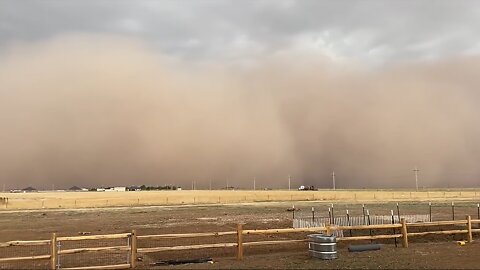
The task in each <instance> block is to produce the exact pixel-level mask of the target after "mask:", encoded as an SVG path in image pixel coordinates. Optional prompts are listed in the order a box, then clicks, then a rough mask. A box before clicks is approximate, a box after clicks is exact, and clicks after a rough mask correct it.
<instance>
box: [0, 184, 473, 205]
mask: <svg viewBox="0 0 480 270" xmlns="http://www.w3.org/2000/svg"><path fill="white" fill-rule="evenodd" d="M0 197H6V198H8V202H7V201H5V200H4V201H2V204H3V205H0V209H1V210H16V209H70V208H97V207H127V206H129V207H131V206H150V205H182V204H185V205H187V204H226V203H253V202H274V201H327V202H328V201H332V202H337V201H338V202H352V203H358V202H384V201H457V200H472V201H474V200H477V199H479V198H480V189H479V190H477V189H462V190H422V191H418V192H417V191H409V190H336V191H333V190H318V191H296V190H295V191H286V190H262V191H248V190H212V191H209V190H182V191H129V192H32V193H0Z"/></svg>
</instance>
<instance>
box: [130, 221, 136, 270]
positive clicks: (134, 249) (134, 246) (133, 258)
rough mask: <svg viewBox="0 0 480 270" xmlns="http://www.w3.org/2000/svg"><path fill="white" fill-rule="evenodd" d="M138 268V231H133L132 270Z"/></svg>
mask: <svg viewBox="0 0 480 270" xmlns="http://www.w3.org/2000/svg"><path fill="white" fill-rule="evenodd" d="M136 266H137V231H136V230H132V234H131V235H130V268H135V267H136Z"/></svg>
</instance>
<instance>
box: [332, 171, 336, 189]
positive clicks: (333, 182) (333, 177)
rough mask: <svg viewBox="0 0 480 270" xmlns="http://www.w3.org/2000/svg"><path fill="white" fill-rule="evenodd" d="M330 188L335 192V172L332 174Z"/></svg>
mask: <svg viewBox="0 0 480 270" xmlns="http://www.w3.org/2000/svg"><path fill="white" fill-rule="evenodd" d="M332 187H333V190H335V171H333V172H332Z"/></svg>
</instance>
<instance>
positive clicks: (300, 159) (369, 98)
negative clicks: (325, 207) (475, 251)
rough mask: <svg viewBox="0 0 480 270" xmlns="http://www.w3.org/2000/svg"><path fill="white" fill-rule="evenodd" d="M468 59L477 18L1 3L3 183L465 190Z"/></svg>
mask: <svg viewBox="0 0 480 270" xmlns="http://www.w3.org/2000/svg"><path fill="white" fill-rule="evenodd" d="M479 57H480V4H479V3H478V2H476V1H433V0H431V1H318V0H312V1H308V0H302V1H294V0H270V1H269V0H245V1H233V0H223V1H219V0H215V1H214V0H196V1H193V0H181V1H178V0H176V1H169V0H158V1H131V0H129V1H125V0H117V1H101V0H99V1H80V0H70V1H51V0H43V1H39V0H23V1H16V0H0V105H1V106H0V114H1V115H2V116H0V149H2V151H1V153H0V183H2V182H3V183H4V184H5V185H6V186H7V188H22V187H25V186H28V185H31V186H35V187H38V188H49V187H50V186H51V185H55V186H57V187H62V188H68V187H70V186H72V185H77V186H82V185H83V186H87V187H88V186H100V185H101V186H113V185H130V184H132V185H133V184H151V185H164V184H175V185H181V186H184V187H189V186H190V185H191V182H192V181H196V182H197V187H202V185H203V187H207V186H208V183H209V182H210V181H213V183H214V187H215V186H216V187H217V188H220V187H223V186H224V185H225V184H226V182H229V183H230V184H231V185H233V186H237V187H240V188H249V187H251V184H252V179H253V178H256V179H257V180H256V183H257V185H259V186H263V187H273V188H285V187H286V184H287V179H288V175H291V177H292V178H293V181H294V185H295V186H297V185H300V184H308V185H315V186H318V187H323V188H328V187H330V186H331V176H330V175H331V173H332V171H335V174H336V176H337V187H340V188H363V187H368V188H388V187H404V188H405V187H408V188H411V187H414V182H413V180H414V175H413V171H412V170H413V169H414V168H415V166H417V167H418V168H419V170H420V172H419V173H420V180H421V183H420V186H421V187H457V186H458V187H463V186H464V187H474V186H477V185H478V183H479V181H478V179H479V177H480V169H478V168H477V166H476V160H478V158H480V139H478V138H480V136H478V135H480V126H479V125H478V124H480V123H479V120H480V119H479V118H478V115H480V114H479V113H480V111H479V110H478V109H477V108H476V107H477V104H476V102H475V100H476V99H477V98H478V95H479V93H477V90H476V88H477V86H478V83H479V79H478V77H479V76H478V75H477V70H478V67H480V58H479ZM412 185H413V186H412Z"/></svg>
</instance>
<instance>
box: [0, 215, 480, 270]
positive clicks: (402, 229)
mask: <svg viewBox="0 0 480 270" xmlns="http://www.w3.org/2000/svg"><path fill="white" fill-rule="evenodd" d="M472 224H480V219H476V220H472V219H471V217H470V216H467V217H466V219H465V220H451V221H435V222H422V223H406V222H405V219H402V220H401V222H400V224H398V223H397V224H375V225H355V226H325V227H312V228H285V229H262V230H251V229H248V230H245V229H243V226H242V225H241V224H239V225H238V226H237V230H236V231H226V232H207V233H183V234H159V235H137V232H136V231H135V230H132V231H131V232H129V233H120V234H108V235H87V236H66V237H57V236H56V234H55V233H53V234H52V237H51V239H49V240H34V241H9V242H5V243H0V248H8V247H12V246H38V245H50V254H45V255H36V256H25V257H10V258H0V263H7V262H15V261H29V260H49V261H50V263H49V265H50V269H70V270H74V269H126V268H135V267H136V265H137V254H138V253H152V252H163V251H178V250H195V249H205V248H226V247H232V248H235V249H236V257H237V259H239V260H242V259H243V251H244V248H245V247H249V246H260V245H280V244H286V243H299V242H306V241H307V239H293V240H274V241H257V242H244V240H243V237H244V236H245V235H272V234H291V233H308V232H312V233H318V232H322V233H326V234H331V233H333V232H334V231H338V230H374V229H393V231H395V230H396V229H399V233H396V231H395V233H393V234H382V235H366V236H350V237H338V238H337V241H358V240H376V239H396V238H399V239H401V240H402V241H401V242H402V246H403V247H405V248H406V247H408V244H409V241H408V239H409V237H417V236H425V235H437V234H440V235H451V234H465V235H466V240H467V241H468V242H471V241H472V240H473V233H475V232H480V229H472ZM448 225H460V226H465V227H464V228H463V229H455V230H431V231H426V232H409V228H419V227H423V228H430V227H435V226H437V227H438V226H448ZM389 231H390V230H389ZM225 235H232V236H233V235H235V236H236V242H226V243H213V244H199V245H185V246H163V247H146V248H139V247H138V241H142V240H147V239H180V238H201V237H216V236H225ZM121 238H124V239H128V245H125V246H109V247H94V248H75V249H64V250H58V248H57V242H58V241H79V240H100V239H121ZM113 250H115V251H125V252H126V253H128V255H129V256H128V258H129V262H128V263H125V264H115V265H101V266H98V265H97V266H84V267H74V268H60V267H59V265H58V263H57V262H58V261H57V258H58V256H59V255H61V254H76V253H83V252H99V251H113Z"/></svg>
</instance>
